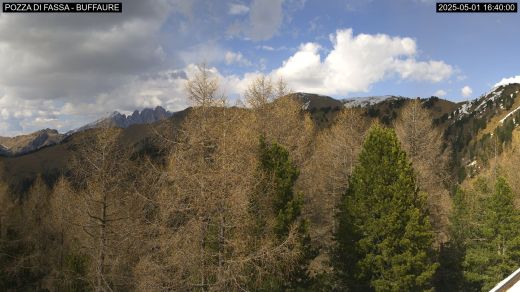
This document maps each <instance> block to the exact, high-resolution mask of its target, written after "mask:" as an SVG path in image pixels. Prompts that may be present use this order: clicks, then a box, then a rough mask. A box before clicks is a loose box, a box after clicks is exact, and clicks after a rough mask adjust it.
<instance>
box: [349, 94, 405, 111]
mask: <svg viewBox="0 0 520 292" xmlns="http://www.w3.org/2000/svg"><path fill="white" fill-rule="evenodd" d="M402 98H404V97H401V96H393V95H384V96H365V97H351V98H346V99H343V104H344V105H345V107H347V108H351V107H367V106H371V105H375V104H378V103H381V102H383V101H386V100H396V99H402Z"/></svg>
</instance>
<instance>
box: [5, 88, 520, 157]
mask: <svg viewBox="0 0 520 292" xmlns="http://www.w3.org/2000/svg"><path fill="white" fill-rule="evenodd" d="M519 92H520V84H510V85H506V86H499V87H496V88H493V89H492V90H491V91H490V92H489V93H486V94H483V95H482V96H481V97H480V98H477V99H475V100H473V101H468V102H460V103H454V102H451V101H447V100H443V99H439V98H437V97H431V98H429V99H423V101H424V106H425V107H427V108H429V109H430V110H431V113H432V118H433V119H434V123H435V124H436V125H439V126H440V127H441V128H442V129H443V131H444V130H446V131H447V132H446V134H448V135H449V136H451V137H452V139H457V140H461V141H455V142H453V143H454V145H455V147H456V148H457V145H459V144H460V146H458V147H460V148H459V149H457V151H459V152H461V151H462V150H463V148H465V145H467V143H469V139H471V137H473V135H475V133H473V132H477V131H478V129H480V128H481V127H484V125H486V124H487V123H488V122H490V120H491V118H492V117H494V116H496V117H497V118H498V117H500V120H499V122H500V123H503V122H504V120H506V119H508V118H509V117H512V115H513V114H516V113H517V112H519V111H520V107H519V105H518V103H517V102H515V98H516V96H518V95H519V94H518V93H519ZM289 97H292V98H296V99H297V100H299V101H300V102H301V103H302V108H303V109H304V110H306V111H308V112H310V114H311V117H312V118H313V120H314V122H315V123H316V125H317V126H318V127H320V128H321V127H327V126H328V125H330V123H331V122H332V121H333V120H334V117H335V115H336V114H337V113H338V112H339V111H340V110H341V109H342V108H344V107H348V108H357V109H359V110H362V111H364V112H365V114H366V115H368V116H370V117H372V118H376V117H377V118H379V119H380V120H381V121H382V122H383V123H386V124H391V122H392V120H393V119H395V117H396V116H397V114H398V113H397V112H396V111H398V109H399V108H400V107H401V106H402V104H403V103H405V102H406V101H407V100H409V98H406V97H401V96H393V95H385V96H369V97H358V98H348V99H343V100H337V99H334V98H332V97H329V96H324V95H318V94H312V93H303V92H298V93H293V94H290V95H289ZM513 105H514V107H513ZM185 114H186V110H185V111H181V112H176V113H173V112H170V111H167V110H165V109H164V108H162V107H160V106H158V107H156V108H154V109H150V108H146V109H143V110H142V111H137V110H136V111H134V112H133V113H132V114H130V115H126V114H122V113H120V112H117V111H115V112H113V113H112V114H110V115H108V116H106V117H104V118H101V119H99V120H97V121H94V122H92V123H89V124H87V125H85V126H82V127H80V128H77V129H75V130H72V131H69V132H67V133H65V134H60V133H58V131H56V130H52V129H44V130H40V131H37V132H34V133H32V134H28V135H22V136H17V137H12V138H11V137H0V156H18V155H23V154H27V153H30V152H34V151H36V150H38V149H41V148H44V147H47V146H51V145H54V144H59V143H61V142H62V141H64V140H65V139H66V138H67V137H69V136H73V135H74V134H76V133H80V132H84V131H86V130H88V129H93V128H99V127H104V126H109V127H118V128H129V127H130V126H133V125H142V124H152V123H156V122H159V121H162V120H166V119H172V118H173V119H175V120H176V121H177V122H179V121H181V120H182V119H183V116H184V115H185ZM495 123H497V122H495ZM515 123H518V121H517V120H515ZM491 128H492V129H494V127H491ZM475 129H476V130H475ZM470 132H471V133H470ZM461 154H462V153H461ZM468 159H469V158H468Z"/></svg>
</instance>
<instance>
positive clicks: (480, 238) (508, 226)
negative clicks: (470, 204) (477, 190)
mask: <svg viewBox="0 0 520 292" xmlns="http://www.w3.org/2000/svg"><path fill="white" fill-rule="evenodd" d="M483 207H484V208H482V216H481V217H480V218H481V222H478V224H477V225H476V226H477V227H478V229H477V230H475V232H474V233H473V234H472V235H471V238H469V240H468V242H467V248H466V256H465V260H464V276H465V280H466V281H468V282H469V283H472V284H474V285H475V286H477V287H478V286H480V288H481V290H482V291H488V290H490V289H491V288H493V287H494V286H495V285H496V284H497V283H498V282H500V281H501V280H502V279H503V278H505V277H507V275H509V274H510V273H512V272H513V271H514V270H516V269H517V268H518V263H519V262H520V212H519V211H518V210H517V209H515V207H514V195H513V192H512V190H511V188H510V187H509V185H508V183H507V181H506V180H505V179H504V178H502V177H499V178H498V179H497V182H496V184H495V190H494V192H493V193H492V195H491V196H490V197H488V198H487V200H486V201H485V202H484V206H483Z"/></svg>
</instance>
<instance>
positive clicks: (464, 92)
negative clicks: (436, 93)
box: [460, 85, 473, 97]
mask: <svg viewBox="0 0 520 292" xmlns="http://www.w3.org/2000/svg"><path fill="white" fill-rule="evenodd" d="M460 93H461V94H462V96H464V97H470V96H471V94H473V89H471V87H469V86H467V85H466V86H464V87H462V89H461V90H460Z"/></svg>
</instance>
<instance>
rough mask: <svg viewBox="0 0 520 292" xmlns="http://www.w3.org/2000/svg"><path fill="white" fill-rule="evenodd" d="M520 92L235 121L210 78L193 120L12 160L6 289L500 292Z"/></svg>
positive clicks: (4, 199) (269, 84) (7, 162)
mask: <svg viewBox="0 0 520 292" xmlns="http://www.w3.org/2000/svg"><path fill="white" fill-rule="evenodd" d="M516 86H517V85H510V86H504V87H503V88H499V89H498V90H496V91H494V93H493V94H491V95H489V96H483V97H482V98H481V100H478V101H475V102H474V103H470V104H469V105H468V104H463V105H457V104H454V103H451V102H448V101H444V100H439V99H438V98H436V97H432V98H429V99H404V98H392V99H388V100H386V101H383V102H382V103H378V104H375V105H369V106H368V107H361V106H353V107H344V106H342V103H341V102H339V103H338V101H335V100H332V99H329V98H327V97H320V96H313V95H305V94H291V92H290V91H289V90H288V88H286V85H285V83H284V82H283V80H280V81H277V82H273V81H271V80H270V79H268V78H266V77H259V78H258V79H256V80H255V81H254V82H253V83H251V84H250V86H249V88H248V89H247V90H246V91H245V92H244V94H243V99H244V102H245V104H246V105H247V107H231V106H229V105H228V103H227V101H226V98H225V97H224V96H222V95H220V94H219V92H220V90H219V85H218V82H217V80H216V79H214V78H213V76H212V75H211V74H209V73H208V71H207V69H206V68H204V67H200V68H199V71H198V72H197V74H196V75H195V78H192V79H190V80H189V81H188V82H187V85H186V92H187V95H188V97H189V99H190V101H191V102H192V104H193V107H192V108H190V109H189V110H187V111H185V112H183V114H182V116H177V117H176V119H170V120H164V121H161V122H159V123H158V124H154V125H137V126H133V127H130V128H128V129H118V128H111V127H101V128H97V129H90V130H87V131H84V132H82V133H77V134H74V135H73V136H70V137H68V138H67V139H66V141H63V142H62V143H61V144H58V145H54V146H51V147H47V148H44V149H42V150H40V151H37V152H35V153H31V154H28V155H26V156H21V157H9V158H4V159H3V160H1V161H0V164H1V169H0V176H1V178H2V180H1V182H0V200H1V206H2V208H0V290H1V291H433V290H435V291H487V290H489V289H490V288H492V287H493V286H494V285H495V284H497V283H498V282H499V281H500V280H502V279H503V278H505V277H506V276H507V275H509V274H510V273H511V272H513V271H514V270H516V269H518V268H519V267H520V212H519V207H520V196H519V195H520V193H519V190H520V183H519V182H520V179H519V178H520V177H519V176H520V169H519V168H520V154H519V151H520V134H519V133H520V132H519V131H518V130H517V125H518V121H519V119H518V113H519V112H520V111H517V112H513V110H515V109H516V108H517V107H518V106H520V99H518V98H517V97H518V91H517V88H516ZM500 90H502V91H501V92H500V93H498V92H499V91H500ZM491 96H494V97H493V99H492V101H491V102H488V101H489V100H491V99H490V98H491ZM35 177H36V178H35Z"/></svg>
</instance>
